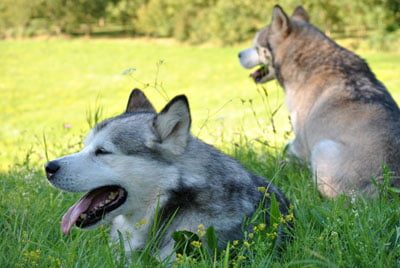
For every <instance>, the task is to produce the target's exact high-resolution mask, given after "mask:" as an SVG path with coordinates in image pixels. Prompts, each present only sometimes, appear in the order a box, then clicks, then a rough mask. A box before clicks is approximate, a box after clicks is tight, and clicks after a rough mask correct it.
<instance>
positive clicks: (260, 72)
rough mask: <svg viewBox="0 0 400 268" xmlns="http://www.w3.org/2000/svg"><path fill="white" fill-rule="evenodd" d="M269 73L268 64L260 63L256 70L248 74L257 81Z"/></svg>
mask: <svg viewBox="0 0 400 268" xmlns="http://www.w3.org/2000/svg"><path fill="white" fill-rule="evenodd" d="M268 73H269V71H268V65H265V64H263V65H261V67H259V68H258V69H257V70H255V71H254V72H253V73H251V74H250V77H251V78H253V80H254V82H256V83H258V82H260V81H262V79H263V78H264V77H265V76H267V75H268Z"/></svg>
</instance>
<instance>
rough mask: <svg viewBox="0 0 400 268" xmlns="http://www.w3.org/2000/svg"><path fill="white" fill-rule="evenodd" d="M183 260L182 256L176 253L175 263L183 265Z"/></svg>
mask: <svg viewBox="0 0 400 268" xmlns="http://www.w3.org/2000/svg"><path fill="white" fill-rule="evenodd" d="M184 260H185V259H184V257H183V255H182V254H180V253H176V262H177V263H183V262H184Z"/></svg>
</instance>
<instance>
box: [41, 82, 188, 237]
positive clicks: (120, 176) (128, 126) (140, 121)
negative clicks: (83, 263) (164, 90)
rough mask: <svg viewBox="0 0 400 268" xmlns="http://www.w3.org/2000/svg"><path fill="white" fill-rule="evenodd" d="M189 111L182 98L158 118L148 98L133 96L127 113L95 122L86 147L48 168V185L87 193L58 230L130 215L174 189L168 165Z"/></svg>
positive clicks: (182, 139)
mask: <svg viewBox="0 0 400 268" xmlns="http://www.w3.org/2000/svg"><path fill="white" fill-rule="evenodd" d="M190 124H191V118H190V111H189V105H188V101H187V99H186V97H185V96H183V95H181V96H177V97H175V98H174V99H172V100H171V101H170V102H169V103H168V104H167V105H166V106H165V108H164V109H163V110H162V111H161V112H160V113H156V111H155V110H154V108H153V106H152V104H151V103H150V102H149V100H148V99H147V98H146V96H145V95H144V94H143V92H141V91H140V90H138V89H135V90H133V91H132V93H131V95H130V97H129V101H128V105H127V108H126V111H125V112H124V113H123V114H121V115H119V116H116V117H114V118H111V119H108V120H105V121H103V122H101V123H99V124H98V125H97V126H96V127H95V128H94V129H92V131H91V132H90V133H89V135H88V136H87V138H86V140H85V143H84V144H85V146H84V148H83V149H82V150H81V151H80V152H77V153H74V154H71V155H67V156H64V157H61V158H58V159H56V160H53V161H50V162H48V163H46V165H45V170H46V175H47V178H48V180H49V181H50V183H51V184H52V185H54V186H55V187H57V188H60V189H63V190H65V191H70V192H87V193H86V194H85V195H84V196H83V197H82V198H81V199H80V200H79V201H78V202H77V203H76V204H74V205H73V206H72V207H71V208H70V209H69V210H68V212H67V213H66V214H65V215H64V217H63V220H62V230H63V232H64V233H65V234H67V233H69V231H70V229H71V228H72V226H73V225H77V226H78V227H81V228H86V227H94V226H97V225H98V224H99V223H100V222H102V221H106V222H109V221H110V220H112V219H113V218H115V217H116V216H118V215H125V214H133V213H135V212H137V211H138V210H143V209H145V208H146V207H148V206H150V204H154V202H157V200H155V199H157V198H158V197H159V196H160V195H162V194H163V191H165V190H166V189H171V188H173V187H174V186H175V184H176V183H177V179H178V176H179V174H178V171H177V169H176V168H175V167H174V166H173V165H172V164H171V162H173V159H174V158H178V157H180V156H181V155H182V154H183V153H184V151H185V149H186V145H187V143H188V140H189V138H190Z"/></svg>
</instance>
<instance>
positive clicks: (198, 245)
mask: <svg viewBox="0 0 400 268" xmlns="http://www.w3.org/2000/svg"><path fill="white" fill-rule="evenodd" d="M190 244H191V245H192V246H193V247H195V248H200V247H201V242H200V241H192V242H191V243H190Z"/></svg>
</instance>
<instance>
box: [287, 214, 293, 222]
mask: <svg viewBox="0 0 400 268" xmlns="http://www.w3.org/2000/svg"><path fill="white" fill-rule="evenodd" d="M285 218H286V221H288V222H289V221H293V219H294V216H293V212H292V213H289V214H288V215H286V217H285Z"/></svg>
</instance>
